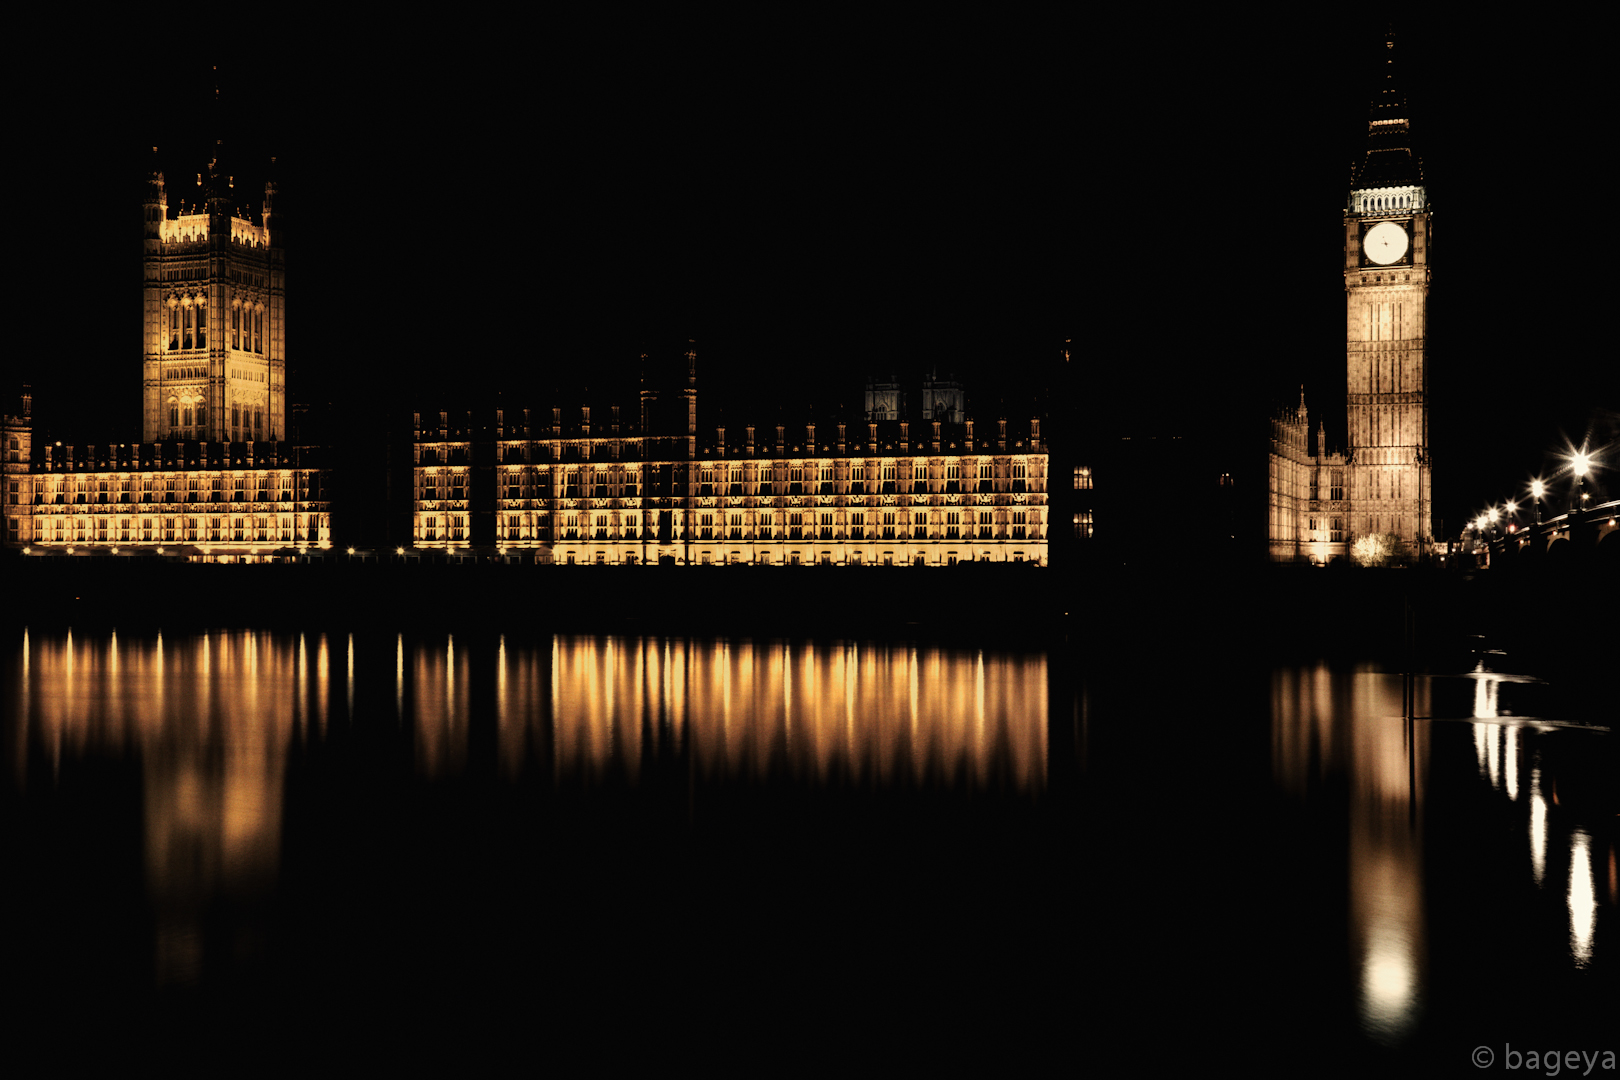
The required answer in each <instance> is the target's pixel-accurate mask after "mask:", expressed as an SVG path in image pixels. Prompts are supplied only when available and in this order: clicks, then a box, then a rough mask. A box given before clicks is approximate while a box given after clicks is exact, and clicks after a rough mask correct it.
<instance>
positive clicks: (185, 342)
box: [180, 304, 191, 349]
mask: <svg viewBox="0 0 1620 1080" xmlns="http://www.w3.org/2000/svg"><path fill="white" fill-rule="evenodd" d="M184 308H185V312H184V314H183V315H182V316H181V319H182V321H183V322H184V323H185V334H184V336H183V337H182V338H181V339H180V347H181V348H183V349H189V348H191V305H190V304H186V305H184Z"/></svg>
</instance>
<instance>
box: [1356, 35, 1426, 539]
mask: <svg viewBox="0 0 1620 1080" xmlns="http://www.w3.org/2000/svg"><path fill="white" fill-rule="evenodd" d="M1379 60H1380V63H1379V71H1378V73H1377V79H1376V86H1375V88H1374V91H1373V99H1372V109H1371V115H1370V117H1369V119H1368V124H1367V152H1366V156H1365V157H1364V158H1363V159H1362V160H1361V161H1360V162H1359V163H1357V165H1356V166H1355V169H1354V171H1353V173H1352V176H1351V183H1350V189H1351V190H1350V194H1349V198H1348V200H1347V202H1346V204H1345V213H1344V287H1345V298H1346V305H1345V310H1346V325H1345V330H1346V334H1345V338H1346V343H1345V348H1346V355H1345V365H1346V373H1347V392H1348V397H1347V401H1346V404H1347V409H1348V414H1349V415H1348V419H1349V428H1350V430H1349V448H1350V452H1349V463H1350V470H1349V472H1350V490H1349V492H1347V494H1348V496H1349V502H1350V507H1349V509H1350V522H1349V533H1350V535H1349V537H1348V539H1349V540H1350V541H1352V542H1353V541H1354V540H1356V539H1359V538H1360V537H1363V536H1368V535H1370V534H1375V533H1377V534H1381V533H1393V534H1395V535H1396V536H1398V537H1399V538H1400V540H1401V544H1402V547H1403V549H1404V550H1403V551H1402V552H1401V554H1404V555H1418V554H1421V553H1422V546H1423V545H1425V544H1427V543H1428V542H1429V540H1430V513H1431V512H1430V505H1431V503H1430V491H1429V405H1428V367H1427V358H1426V355H1425V351H1426V345H1427V340H1428V295H1429V253H1430V243H1431V240H1432V237H1433V233H1434V226H1433V221H1432V213H1433V209H1432V207H1431V205H1430V203H1429V199H1428V192H1427V189H1426V188H1425V186H1424V182H1423V163H1422V161H1421V160H1420V159H1419V158H1418V156H1417V153H1416V152H1415V150H1414V149H1413V147H1412V138H1411V131H1410V123H1409V119H1408V117H1409V114H1408V112H1407V108H1406V97H1405V94H1404V93H1403V92H1402V90H1401V88H1400V84H1399V80H1398V78H1397V76H1396V65H1395V41H1394V37H1393V35H1386V37H1385V39H1384V48H1383V52H1382V55H1381V56H1380V58H1379Z"/></svg>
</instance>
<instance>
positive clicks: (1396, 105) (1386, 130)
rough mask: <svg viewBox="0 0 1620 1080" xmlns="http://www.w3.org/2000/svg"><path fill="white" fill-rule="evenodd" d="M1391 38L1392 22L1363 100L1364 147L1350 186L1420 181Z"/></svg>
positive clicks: (1419, 161)
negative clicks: (1366, 94)
mask: <svg viewBox="0 0 1620 1080" xmlns="http://www.w3.org/2000/svg"><path fill="white" fill-rule="evenodd" d="M1395 40H1396V39H1395V28H1394V26H1393V25H1392V24H1391V25H1388V26H1386V28H1385V30H1384V33H1383V36H1382V48H1380V49H1379V51H1378V63H1377V65H1376V70H1375V71H1374V72H1373V73H1372V93H1371V96H1370V100H1369V101H1368V104H1367V149H1366V153H1365V154H1364V156H1363V157H1362V159H1361V160H1360V161H1359V162H1357V163H1356V165H1355V166H1354V168H1353V169H1352V171H1351V180H1350V187H1351V189H1352V190H1356V191H1360V190H1364V189H1367V188H1387V187H1402V186H1408V185H1413V184H1422V183H1423V160H1422V158H1420V157H1419V156H1418V154H1417V151H1416V149H1415V148H1414V147H1413V145H1412V119H1411V109H1410V108H1409V107H1408V103H1407V100H1406V88H1405V86H1404V84H1403V83H1402V80H1401V78H1400V71H1399V68H1400V65H1398V64H1396V62H1395V57H1396V49H1395Z"/></svg>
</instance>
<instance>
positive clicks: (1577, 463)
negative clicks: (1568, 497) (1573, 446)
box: [1570, 448, 1592, 511]
mask: <svg viewBox="0 0 1620 1080" xmlns="http://www.w3.org/2000/svg"><path fill="white" fill-rule="evenodd" d="M1570 465H1571V466H1572V467H1573V468H1574V470H1575V495H1576V499H1575V506H1574V509H1575V510H1577V511H1579V510H1585V509H1586V471H1587V470H1588V469H1590V468H1591V467H1592V456H1591V455H1590V454H1588V453H1587V452H1586V450H1585V449H1584V448H1583V449H1581V450H1579V451H1577V452H1576V454H1575V456H1574V457H1573V458H1571V459H1570Z"/></svg>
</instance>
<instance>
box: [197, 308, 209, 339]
mask: <svg viewBox="0 0 1620 1080" xmlns="http://www.w3.org/2000/svg"><path fill="white" fill-rule="evenodd" d="M197 348H199V349H206V348H208V308H207V307H205V306H204V305H202V304H199V305H197Z"/></svg>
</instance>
